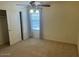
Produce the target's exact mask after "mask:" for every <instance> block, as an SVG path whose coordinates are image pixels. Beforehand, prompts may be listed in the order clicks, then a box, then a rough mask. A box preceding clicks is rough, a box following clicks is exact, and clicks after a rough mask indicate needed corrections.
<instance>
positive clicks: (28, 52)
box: [0, 39, 77, 57]
mask: <svg viewBox="0 0 79 59" xmlns="http://www.w3.org/2000/svg"><path fill="white" fill-rule="evenodd" d="M0 56H10V57H12V56H16V57H18V56H19V57H20V56H21V57H23V56H25V57H29V56H32V57H34V56H35V57H49V56H51V57H57V56H59V57H60V56H61V57H71V56H73V57H74V56H77V46H76V45H73V44H67V43H60V42H55V41H51V40H41V39H27V40H24V41H21V42H19V43H17V44H15V45H12V46H7V45H6V46H5V47H3V48H0Z"/></svg>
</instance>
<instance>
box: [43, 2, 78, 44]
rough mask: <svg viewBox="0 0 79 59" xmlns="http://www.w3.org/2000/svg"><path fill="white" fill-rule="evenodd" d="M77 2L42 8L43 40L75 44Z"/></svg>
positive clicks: (60, 3)
mask: <svg viewBox="0 0 79 59" xmlns="http://www.w3.org/2000/svg"><path fill="white" fill-rule="evenodd" d="M78 8H79V2H54V3H52V6H51V7H48V8H45V7H44V8H43V11H42V12H43V16H42V17H43V35H44V39H47V40H54V41H59V42H66V43H72V44H77V34H78V22H79V9H78Z"/></svg>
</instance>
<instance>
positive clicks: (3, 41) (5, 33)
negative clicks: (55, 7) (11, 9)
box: [0, 10, 9, 48]
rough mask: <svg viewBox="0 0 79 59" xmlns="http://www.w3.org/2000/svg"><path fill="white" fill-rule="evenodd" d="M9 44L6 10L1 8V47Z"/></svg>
mask: <svg viewBox="0 0 79 59" xmlns="http://www.w3.org/2000/svg"><path fill="white" fill-rule="evenodd" d="M6 45H9V32H8V23H7V14H6V10H0V48H1V47H3V46H6Z"/></svg>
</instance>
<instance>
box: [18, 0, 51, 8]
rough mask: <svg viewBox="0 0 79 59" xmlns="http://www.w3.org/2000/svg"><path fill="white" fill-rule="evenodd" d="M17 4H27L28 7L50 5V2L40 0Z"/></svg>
mask: <svg viewBox="0 0 79 59" xmlns="http://www.w3.org/2000/svg"><path fill="white" fill-rule="evenodd" d="M17 5H25V6H27V7H50V5H49V4H44V3H43V2H38V1H30V2H28V3H27V4H17Z"/></svg>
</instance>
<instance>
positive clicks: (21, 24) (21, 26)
mask: <svg viewBox="0 0 79 59" xmlns="http://www.w3.org/2000/svg"><path fill="white" fill-rule="evenodd" d="M19 17H20V28H21V39H22V40H24V37H23V19H22V11H20V12H19Z"/></svg>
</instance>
